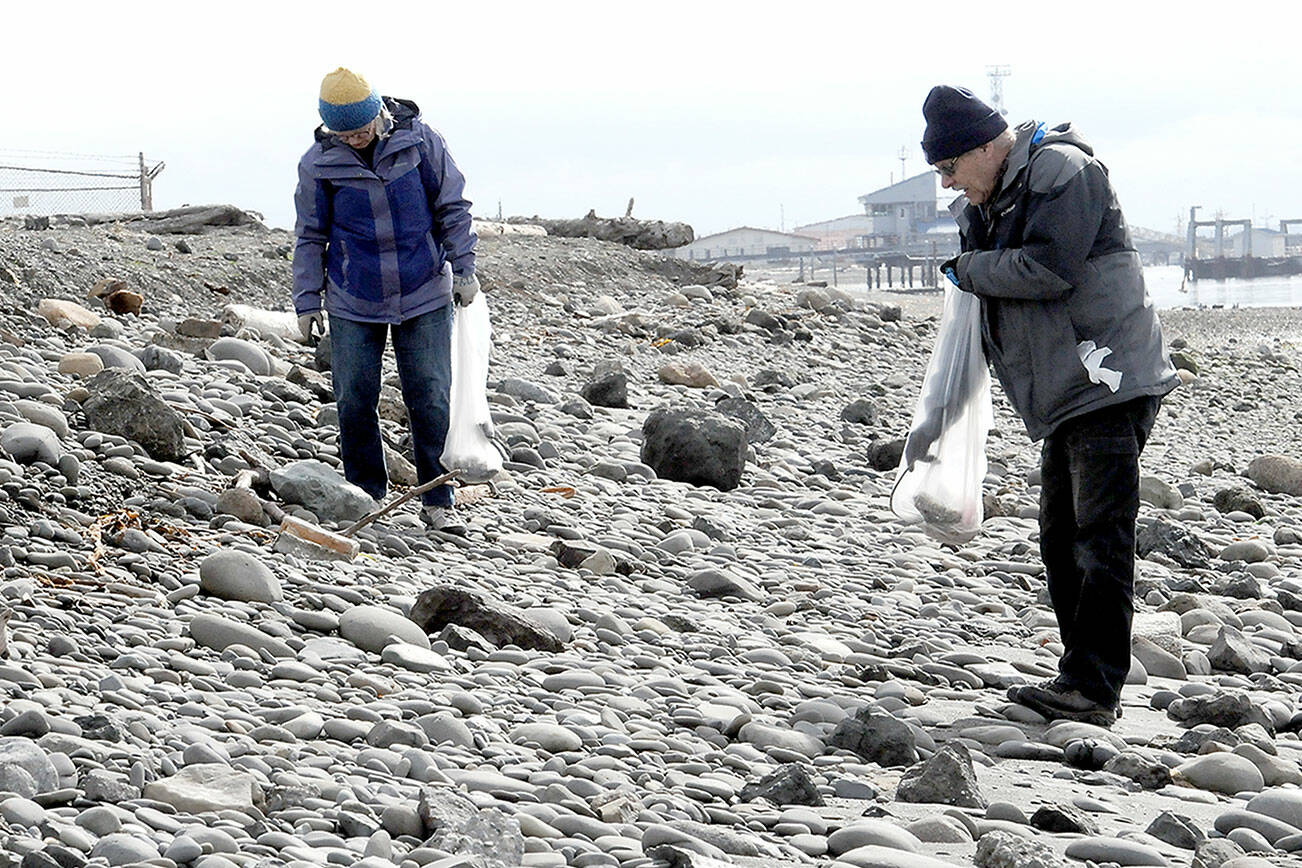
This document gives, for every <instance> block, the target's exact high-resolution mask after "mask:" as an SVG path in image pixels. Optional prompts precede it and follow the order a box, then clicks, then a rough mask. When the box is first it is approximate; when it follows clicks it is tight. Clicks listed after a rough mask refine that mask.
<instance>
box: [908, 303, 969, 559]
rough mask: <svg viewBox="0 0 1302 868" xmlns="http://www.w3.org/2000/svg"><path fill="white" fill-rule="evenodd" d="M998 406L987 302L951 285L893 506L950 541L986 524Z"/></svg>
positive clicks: (967, 534)
mask: <svg viewBox="0 0 1302 868" xmlns="http://www.w3.org/2000/svg"><path fill="white" fill-rule="evenodd" d="M992 420H993V411H992V409H991V404H990V369H989V368H988V366H987V365H986V359H985V352H984V351H983V350H982V348H981V301H980V299H978V298H977V297H976V296H975V295H973V294H972V293H970V292H963V291H962V290H960V289H958V288H957V287H952V286H951V287H946V291H945V309H944V312H943V313H942V314H941V318H940V328H939V330H938V331H937V333H936V345H935V347H934V348H933V349H932V351H931V361H930V362H928V364H927V373H926V375H925V376H924V377H923V380H922V394H921V395H920V396H919V397H918V405H917V408H916V409H915V410H914V411H913V424H912V426H911V427H910V430H909V436H908V438H907V439H906V440H905V443H904V454H903V456H902V457H901V459H900V467H899V470H898V471H897V473H896V479H895V489H894V490H893V491H892V492H891V510H892V511H893V512H894V513H895V514H896V515H898V516H899V517H900V518H903V519H905V520H907V521H913V522H919V521H920V522H922V524H923V526H924V528H925V529H926V531H927V532H928V533H929V534H931V535H932V536H935V537H937V538H939V539H942V540H945V541H948V542H963V541H966V540H969V539H971V538H972V537H973V536H975V535H976V533H977V531H978V530H979V529H980V527H981V520H982V517H983V515H982V504H981V483H982V481H983V480H984V479H985V475H986V435H987V434H988V433H989V431H990V425H991V422H992Z"/></svg>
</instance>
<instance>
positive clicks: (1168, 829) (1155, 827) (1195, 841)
mask: <svg viewBox="0 0 1302 868" xmlns="http://www.w3.org/2000/svg"><path fill="white" fill-rule="evenodd" d="M1144 831H1145V832H1146V833H1147V834H1149V835H1152V836H1153V837H1154V838H1156V839H1157V840H1159V841H1162V842H1164V843H1166V844H1170V845H1171V846H1173V847H1179V848H1180V849H1182V850H1192V849H1194V848H1195V847H1197V846H1198V845H1199V844H1200V843H1202V842H1203V841H1205V840H1207V836H1206V835H1205V834H1203V831H1202V829H1199V828H1198V826H1197V825H1196V824H1195V823H1194V821H1193V820H1191V819H1189V818H1188V817H1185V816H1182V815H1180V814H1175V813H1172V812H1171V811H1163V812H1162V813H1160V814H1158V815H1157V816H1156V817H1155V818H1154V819H1153V822H1151V823H1149V824H1148V828H1147V829H1145V830H1144Z"/></svg>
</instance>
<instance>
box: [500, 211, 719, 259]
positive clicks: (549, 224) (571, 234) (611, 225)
mask: <svg viewBox="0 0 1302 868" xmlns="http://www.w3.org/2000/svg"><path fill="white" fill-rule="evenodd" d="M507 222H510V223H534V224H537V225H539V226H542V227H543V228H544V229H546V230H547V234H548V235H555V236H557V237H560V238H596V239H599V240H601V241H612V242H614V243H616V244H624V245H627V246H629V247H633V248H635V249H637V250H669V249H671V248H674V247H682V246H683V245H684V244H691V243H692V241H693V240H694V239H695V238H696V235H695V233H694V232H692V227H691V226H689V225H687V224H686V223H666V222H664V221H663V220H639V219H637V218H636V217H598V216H597V212H595V211H589V212H588V214H587V216H586V217H581V218H579V219H578V220H551V219H547V218H545V217H512V218H510V220H509V221H507Z"/></svg>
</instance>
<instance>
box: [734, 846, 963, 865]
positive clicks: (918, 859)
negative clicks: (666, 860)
mask: <svg viewBox="0 0 1302 868" xmlns="http://www.w3.org/2000/svg"><path fill="white" fill-rule="evenodd" d="M836 865H837V868H841V866H843V865H848V866H852V868H954V863H953V862H951V861H950V860H948V859H937V858H935V857H933V856H923V855H922V854H921V853H911V852H909V851H907V850H900V849H897V848H895V847H887V846H883V845H881V844H868V845H867V846H864V847H857V848H855V849H854V850H851V851H849V852H848V853H842V854H841V855H840V857H838V858H837V860H836ZM711 868H713V866H711Z"/></svg>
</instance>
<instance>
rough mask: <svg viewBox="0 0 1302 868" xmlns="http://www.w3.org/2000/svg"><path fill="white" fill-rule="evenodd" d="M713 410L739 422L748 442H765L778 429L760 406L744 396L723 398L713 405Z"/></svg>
mask: <svg viewBox="0 0 1302 868" xmlns="http://www.w3.org/2000/svg"><path fill="white" fill-rule="evenodd" d="M714 411H715V412H716V413H722V414H723V415H725V416H731V417H732V418H734V419H736V420H737V421H739V422H741V424H742V425H743V426H745V428H746V442H748V443H767V442H768V441H770V440H772V439H773V435H774V434H776V433H777V431H778V429H777V428H775V427H774V426H773V423H772V422H770V421H769V420H768V417H767V416H765V415H764V414H763V413H762V412H761V411H760V408H759V407H756V406H755V405H754V404H752V403H751V402H750V401H747V400H746V399H745V398H724V399H723V400H721V401H719V402H718V403H716V404H715V405H714Z"/></svg>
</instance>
